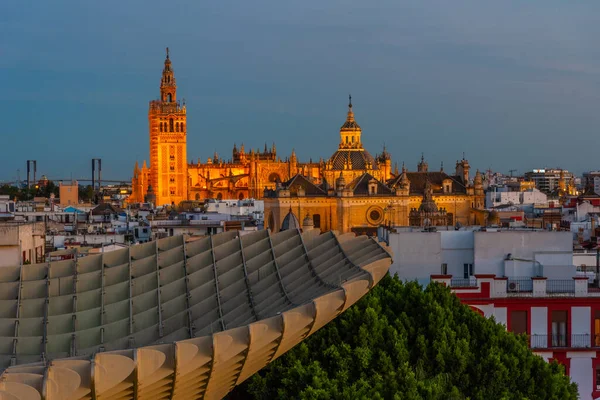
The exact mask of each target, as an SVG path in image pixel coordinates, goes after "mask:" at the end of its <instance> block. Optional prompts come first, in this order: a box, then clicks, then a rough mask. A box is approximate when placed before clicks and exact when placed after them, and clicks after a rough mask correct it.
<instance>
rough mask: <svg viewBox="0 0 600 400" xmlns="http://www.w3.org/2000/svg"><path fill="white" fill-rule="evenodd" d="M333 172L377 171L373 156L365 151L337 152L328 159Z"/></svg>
mask: <svg viewBox="0 0 600 400" xmlns="http://www.w3.org/2000/svg"><path fill="white" fill-rule="evenodd" d="M329 162H330V163H331V169H333V170H344V169H349V170H363V171H364V170H366V169H379V168H378V166H377V163H376V162H375V159H374V158H373V156H372V155H371V154H370V153H369V152H368V151H367V150H362V151H356V150H338V151H336V152H335V153H333V155H332V156H331V158H330V159H329Z"/></svg>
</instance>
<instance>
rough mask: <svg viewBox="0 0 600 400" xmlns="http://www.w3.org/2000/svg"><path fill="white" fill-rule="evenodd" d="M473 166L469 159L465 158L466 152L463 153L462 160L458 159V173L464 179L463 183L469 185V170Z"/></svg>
mask: <svg viewBox="0 0 600 400" xmlns="http://www.w3.org/2000/svg"><path fill="white" fill-rule="evenodd" d="M470 169H471V166H470V165H469V161H467V160H466V159H465V153H463V157H462V160H460V161H456V175H457V176H459V177H461V178H462V179H463V184H464V185H465V186H467V185H468V184H469V170H470Z"/></svg>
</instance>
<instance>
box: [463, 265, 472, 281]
mask: <svg viewBox="0 0 600 400" xmlns="http://www.w3.org/2000/svg"><path fill="white" fill-rule="evenodd" d="M463 267H464V271H463V278H465V279H469V277H471V276H473V275H474V271H473V264H463Z"/></svg>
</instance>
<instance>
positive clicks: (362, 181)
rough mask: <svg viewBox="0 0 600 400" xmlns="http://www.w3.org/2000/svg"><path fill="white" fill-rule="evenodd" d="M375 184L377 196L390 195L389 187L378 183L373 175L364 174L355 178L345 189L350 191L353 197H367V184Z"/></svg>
mask: <svg viewBox="0 0 600 400" xmlns="http://www.w3.org/2000/svg"><path fill="white" fill-rule="evenodd" d="M370 181H376V182H377V195H384V196H385V195H392V194H393V193H392V191H391V190H390V188H389V187H387V186H386V185H384V184H383V183H381V182H380V181H378V180H377V179H375V178H374V177H373V175H371V174H368V173H364V174H362V175H361V176H359V177H357V178H355V179H354V180H353V181H352V182H350V183H349V184H348V186H347V187H346V188H347V189H350V190H352V192H353V193H354V194H355V195H368V194H369V182H370Z"/></svg>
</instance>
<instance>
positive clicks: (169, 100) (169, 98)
mask: <svg viewBox="0 0 600 400" xmlns="http://www.w3.org/2000/svg"><path fill="white" fill-rule="evenodd" d="M172 98H173V97H172V96H171V93H169V94H168V95H167V101H168V102H169V103H170V102H171V101H173V100H172Z"/></svg>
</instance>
